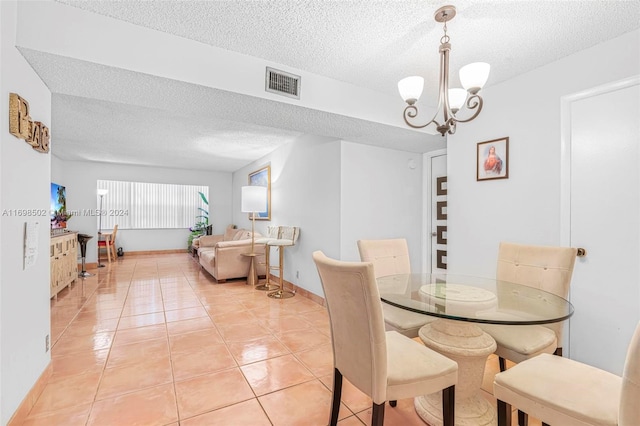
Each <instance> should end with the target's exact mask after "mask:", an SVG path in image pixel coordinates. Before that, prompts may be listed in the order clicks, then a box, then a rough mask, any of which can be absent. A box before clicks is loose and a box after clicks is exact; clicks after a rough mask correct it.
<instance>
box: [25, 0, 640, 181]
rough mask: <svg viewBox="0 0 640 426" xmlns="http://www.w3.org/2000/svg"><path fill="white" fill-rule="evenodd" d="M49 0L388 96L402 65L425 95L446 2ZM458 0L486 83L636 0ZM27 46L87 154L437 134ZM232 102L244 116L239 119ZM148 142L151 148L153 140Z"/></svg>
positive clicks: (458, 34) (392, 142)
mask: <svg viewBox="0 0 640 426" xmlns="http://www.w3.org/2000/svg"><path fill="white" fill-rule="evenodd" d="M58 1H59V2H60V3H66V4H68V5H71V6H74V7H78V8H81V9H85V10H88V11H92V12H95V13H98V14H102V15H106V16H110V17H113V18H116V19H120V20H124V21H128V22H130V23H133V24H136V25H141V26H144V27H148V28H152V29H155V30H159V31H162V32H166V33H170V34H174V35H178V36H181V37H184V38H187V39H192V40H196V41H199V42H202V43H206V44H210V45H213V46H217V47H221V48H224V49H227V50H231V51H235V52H239V53H243V54H247V55H251V56H255V57H258V58H262V59H265V60H268V61H271V62H275V63H278V64H283V65H287V66H290V67H295V68H298V69H302V70H306V71H310V72H313V73H316V74H319V75H323V76H327V77H330V78H333V79H336V80H340V81H344V82H348V83H351V84H354V85H358V86H363V87H367V88H370V89H373V90H375V91H377V92H383V93H389V94H393V95H394V96H396V93H397V92H396V82H397V81H398V80H399V79H400V78H402V77H404V76H407V75H413V74H418V75H422V76H424V77H425V80H426V87H425V95H424V96H425V97H430V98H431V99H434V101H435V96H436V94H435V91H436V89H437V87H435V85H436V82H437V79H438V76H437V73H438V70H437V69H438V54H437V50H438V43H439V40H440V37H441V35H442V26H441V24H437V23H436V22H435V21H434V20H433V12H434V11H435V10H436V9H437V8H438V7H440V6H442V5H443V4H445V3H443V2H440V1H439V2H434V1H392V0H387V1H376V0H357V1H325V0H311V1H309V0H307V1H305V0H274V1H266V0H265V1H153V0H152V1H148V0H145V1H137V0H128V1H99V2H96V1H68V0H58ZM454 4H455V6H456V8H457V11H458V15H457V16H456V18H455V19H454V20H453V21H452V22H450V23H449V24H448V29H449V35H450V37H451V43H452V53H451V69H452V70H457V69H459V68H460V67H461V66H462V65H464V64H466V63H470V62H474V61H485V62H489V63H490V64H491V66H492V69H491V75H490V78H489V81H488V83H487V85H488V86H490V85H491V84H496V83H498V82H500V81H504V80H507V79H509V78H512V77H514V76H516V75H519V74H522V73H524V72H527V71H529V70H532V69H535V68H537V67H540V66H542V65H545V64H547V63H550V62H553V61H555V60H557V59H559V58H562V57H564V56H567V55H570V54H572V53H574V52H576V51H579V50H582V49H585V48H588V47H590V46H593V45H595V44H597V43H600V42H602V41H605V40H608V39H611V38H614V37H616V36H619V35H621V34H623V33H626V32H629V31H632V30H634V29H636V28H638V27H639V26H640V24H639V22H640V2H638V1H573V0H570V1H512V0H510V1H470V0H460V1H456V2H455V3H454ZM23 54H24V55H25V57H26V58H27V59H28V60H29V62H30V63H31V64H32V65H33V66H34V68H35V69H36V70H37V71H38V73H39V74H40V75H41V76H42V78H43V80H44V81H45V82H46V83H47V85H48V86H49V87H50V89H51V90H52V92H53V93H54V95H53V118H52V120H53V123H52V125H55V142H56V143H58V144H59V145H58V146H59V149H60V151H59V153H60V156H61V157H62V158H74V157H73V156H74V155H76V157H83V156H84V157H87V156H88V155H90V153H87V152H85V151H90V150H91V149H93V148H95V147H94V146H93V145H101V148H100V149H96V150H95V151H94V154H95V157H96V158H92V159H97V158H103V159H105V160H109V161H118V160H119V159H120V161H118V162H125V161H124V160H123V158H124V157H125V155H126V158H127V159H128V160H127V161H128V162H132V163H135V162H140V163H143V162H145V164H150V165H163V164H164V163H166V162H167V156H168V155H170V156H172V160H173V161H174V162H173V163H171V164H173V165H175V166H180V167H182V163H183V162H184V163H185V164H191V165H192V166H193V165H197V167H196V168H205V169H216V170H237V169H238V168H239V167H242V166H243V165H244V164H246V163H248V162H249V161H251V160H253V159H256V158H259V157H261V156H263V155H264V154H265V153H267V152H269V151H270V150H272V149H274V148H275V147H276V146H278V145H279V143H286V142H289V141H292V140H295V139H296V138H300V137H303V135H304V134H317V135H322V136H328V137H334V138H335V137H338V138H344V139H349V140H354V141H356V142H368V143H372V144H376V145H380V146H385V145H387V146H390V147H392V146H394V147H400V148H402V149H406V150H411V151H416V152H424V151H427V150H429V149H434V148H437V147H438V146H436V145H434V144H429V143H427V144H424V145H423V146H420V145H419V143H420V142H419V141H420V138H423V139H424V135H419V134H415V132H413V131H410V130H405V129H393V128H390V127H389V126H382V125H380V124H376V123H371V122H364V121H362V120H355V119H349V118H346V117H344V116H339V115H336V114H330V113H321V112H317V111H301V112H298V109H296V108H297V107H294V106H291V105H287V104H281V103H278V102H273V101H266V100H256V99H255V98H252V101H253V102H257V107H256V106H255V105H253V106H250V105H248V103H249V102H250V101H249V100H247V99H246V97H241V96H239V95H238V96H235V97H234V94H232V93H228V92H221V91H215V90H213V89H207V90H204V91H203V90H201V89H202V88H199V89H200V90H195V89H197V88H194V87H191V86H193V85H188V84H186V83H180V82H175V81H169V80H165V79H161V78H158V77H153V76H146V75H142V74H136V73H132V72H125V71H122V70H114V69H110V68H108V67H101V66H98V65H96V64H89V63H74V61H72V60H68V59H65V58H56V57H47V56H48V55H46V54H44V53H42V52H29V51H25V50H24V49H23ZM76 62H77V61H76ZM39 63H40V66H38V64H39ZM96 68H97V69H96ZM88 69H91V70H90V71H91V72H92V73H98V74H99V75H101V76H103V77H104V78H106V79H107V81H106V82H105V84H104V85H102V84H101V87H97V88H96V87H95V84H93V83H92V82H91V81H87V82H85V83H83V78H82V75H88V74H84V73H82V72H79V71H78V70H84V71H86V70H88ZM74 70H76V71H74ZM74 72H75V74H77V75H78V78H79V80H74V81H73V83H72V82H71V79H70V78H68V75H69V73H74ZM91 75H95V74H91ZM451 80H452V85H454V86H455V85H457V84H458V78H457V75H456V73H455V72H452V74H451ZM119 86H124V87H125V88H128V87H135V88H137V89H136V90H138V92H141V93H142V92H144V93H142V94H141V98H142V99H141V100H140V101H138V104H139V107H135V106H133V105H123V102H124V101H123V99H127V97H121V96H118V89H117V88H118V87H119ZM160 88H162V90H158V91H157V92H156V93H155V94H154V90H155V89H160ZM184 90H188V91H191V92H192V93H193V94H194V95H197V94H198V93H200V96H198V99H199V101H200V102H202V104H201V105H198V107H199V108H202V107H205V106H207V105H208V106H209V109H208V110H207V116H206V118H207V119H206V120H197V119H190V118H188V117H186V116H185V115H184V110H180V108H179V107H180V106H181V105H180V103H181V101H180V99H184V97H182V96H181V94H182V92H183V91H184ZM303 90H304V89H303ZM203 93H204V94H206V96H204V95H203ZM154 98H155V99H154ZM220 98H225V100H227V101H233V103H227V104H226V105H233V106H232V107H231V108H220V107H217V108H212V106H213V105H214V104H216V102H214V101H212V99H220ZM128 99H131V97H128ZM145 99H146V100H148V102H146V100H145ZM261 103H264V104H265V105H263V106H264V108H262V107H261V105H260V104H261ZM164 104H167V105H166V107H158V105H164ZM169 104H174V106H173V107H172V106H171V105H169ZM266 104H268V105H266ZM271 108H275V112H276V113H278V114H274V112H273V110H271ZM485 108H490V105H488V104H487V105H485ZM200 111H202V110H200ZM246 111H252V112H250V113H248V114H247V113H246ZM294 111H295V112H294ZM238 113H239V115H238ZM279 113H281V114H279ZM398 114H401V111H398ZM125 115H126V117H125ZM267 115H269V116H268V117H267ZM276 115H277V117H278V118H275V119H274V117H276ZM291 115H296V119H295V120H294V119H292V118H291ZM239 116H242V117H243V118H242V121H241V122H240V123H238V120H237V117H239ZM78 117H81V118H82V121H84V122H86V123H87V126H88V125H89V124H91V128H98V129H100V131H101V132H103V133H104V134H105V135H106V136H105V137H104V139H103V140H99V141H92V142H87V141H86V138H85V137H84V136H83V135H86V133H85V132H86V131H88V130H89V129H90V128H89V127H87V128H84V127H83V126H84V125H83V126H77V125H76V124H77V122H78V121H77V120H78ZM116 123H117V125H115V124H116ZM136 126H141V127H136ZM150 128H151V129H153V130H150ZM118 129H121V130H118ZM176 140H179V141H180V143H179V146H175V145H176V143H175V141H176ZM256 140H260V143H257V142H256ZM86 144H89V146H88V147H85V148H82V147H83V146H84V145H86ZM440 146H442V145H440ZM212 147H214V148H212ZM158 148H160V149H159V152H158V153H153V154H151V153H150V152H153V150H154V149H158ZM162 152H166V153H167V154H164V155H163V154H162ZM74 153H75V154H74ZM145 153H146V154H147V155H146V157H144V154H145ZM191 154H193V157H192V158H190V155H191ZM142 157H144V158H142ZM77 159H80V158H77ZM85 159H87V158H85ZM176 161H177V162H178V163H180V165H176Z"/></svg>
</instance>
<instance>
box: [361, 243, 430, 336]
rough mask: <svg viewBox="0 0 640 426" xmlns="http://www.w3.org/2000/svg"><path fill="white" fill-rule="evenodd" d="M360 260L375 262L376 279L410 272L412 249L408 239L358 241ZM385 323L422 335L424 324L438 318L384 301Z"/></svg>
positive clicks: (410, 334) (391, 326) (409, 334)
mask: <svg viewBox="0 0 640 426" xmlns="http://www.w3.org/2000/svg"><path fill="white" fill-rule="evenodd" d="M358 251H359V252H360V260H362V261H363V262H372V263H373V271H374V273H375V276H376V278H378V277H385V276H387V275H394V274H410V273H411V263H410V261H409V248H408V247H407V240H405V239H404V238H395V239H386V240H358ZM382 312H383V314H384V322H385V325H386V329H387V330H393V331H397V332H398V333H400V334H404V335H405V336H407V337H411V338H414V337H418V331H419V330H420V328H422V326H423V325H425V324H427V323H429V322H432V321H435V320H436V318H435V317H434V318H431V317H428V316H426V315H421V314H418V313H415V312H411V311H407V310H405V309H401V308H396V307H395V306H391V305H388V304H386V303H383V304H382Z"/></svg>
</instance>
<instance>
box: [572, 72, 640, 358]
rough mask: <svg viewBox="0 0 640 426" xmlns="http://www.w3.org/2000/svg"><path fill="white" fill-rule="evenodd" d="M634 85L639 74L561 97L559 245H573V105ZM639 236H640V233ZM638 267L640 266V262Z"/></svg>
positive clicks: (638, 78) (637, 80)
mask: <svg viewBox="0 0 640 426" xmlns="http://www.w3.org/2000/svg"><path fill="white" fill-rule="evenodd" d="M635 85H640V75H635V76H631V77H627V78H624V79H622V80H618V81H613V82H609V83H605V84H602V85H599V86H595V87H592V88H589V89H586V90H583V91H580V92H576V93H572V94H570V95H566V96H563V97H561V98H560V245H562V246H565V247H570V246H571V106H572V104H573V103H574V102H576V101H579V100H582V99H586V98H590V97H593V96H598V95H601V94H604V93H609V92H615V91H616V90H620V89H626V88H627V87H631V86H635ZM639 184H640V183H639ZM638 238H639V239H640V235H639V236H638ZM638 268H639V269H640V265H639V266H638ZM569 300H571V288H569ZM567 324H568V325H567V326H566V328H565V333H564V337H563V340H564V342H562V343H563V347H564V348H566V349H567V352H566V356H569V357H571V347H570V333H571V327H570V326H569V324H571V318H569V320H568V322H567Z"/></svg>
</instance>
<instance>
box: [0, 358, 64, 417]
mask: <svg viewBox="0 0 640 426" xmlns="http://www.w3.org/2000/svg"><path fill="white" fill-rule="evenodd" d="M51 374H53V366H52V363H51V362H49V365H47V368H45V369H44V371H43V372H42V374H41V375H40V377H38V380H36V382H35V384H34V385H33V387H32V388H31V390H30V391H29V393H27V396H25V397H24V399H23V400H22V403H21V404H20V406H19V407H18V409H17V410H16V411H15V413H13V416H11V419H10V420H9V423H7V426H19V425H21V424H23V423H24V422H25V420H26V419H27V416H28V415H29V411H31V409H32V408H33V406H34V405H35V404H36V401H37V400H38V397H40V394H41V393H42V391H43V390H44V387H45V386H46V385H47V383H49V379H50V378H51Z"/></svg>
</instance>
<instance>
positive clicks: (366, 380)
mask: <svg viewBox="0 0 640 426" xmlns="http://www.w3.org/2000/svg"><path fill="white" fill-rule="evenodd" d="M313 260H314V261H315V263H316V266H317V268H318V273H319V275H320V281H321V282H322V289H323V290H324V296H325V301H326V304H327V310H328V312H329V321H330V324H331V339H332V343H333V357H334V367H335V368H336V369H337V370H339V371H340V372H341V373H342V374H343V375H344V376H345V377H347V379H348V380H349V381H350V382H351V383H352V384H353V385H354V386H356V387H357V388H358V389H360V390H361V391H362V392H364V393H366V394H367V395H369V396H370V397H371V399H372V400H373V401H374V402H375V403H378V404H379V403H381V402H384V401H385V400H386V389H387V346H386V345H387V343H386V336H385V328H384V321H383V316H382V307H381V304H380V295H379V292H378V287H377V285H376V280H375V276H374V272H373V264H372V263H371V262H343V261H337V260H334V259H330V258H328V257H327V256H325V255H324V254H323V253H322V252H320V251H316V252H314V253H313Z"/></svg>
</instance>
